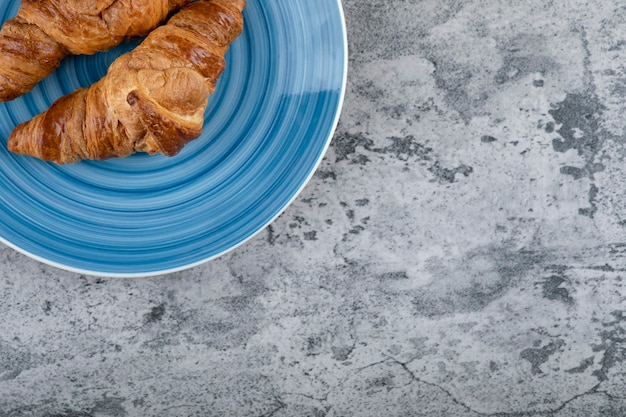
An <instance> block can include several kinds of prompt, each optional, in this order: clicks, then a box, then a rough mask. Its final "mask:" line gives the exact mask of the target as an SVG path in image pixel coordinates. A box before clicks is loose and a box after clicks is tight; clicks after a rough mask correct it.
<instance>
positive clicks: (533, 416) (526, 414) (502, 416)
mask: <svg viewBox="0 0 626 417" xmlns="http://www.w3.org/2000/svg"><path fill="white" fill-rule="evenodd" d="M383 355H384V356H386V357H387V358H388V361H391V362H393V363H395V364H397V365H400V367H402V369H403V370H404V371H405V372H406V373H407V374H408V375H409V376H410V378H411V380H412V381H414V382H419V383H421V384H424V385H428V386H430V387H433V388H437V389H438V390H440V391H441V392H443V393H444V394H445V395H446V396H448V397H449V398H450V400H451V401H452V403H454V404H456V405H458V406H460V407H462V408H464V409H465V410H466V411H469V412H471V413H475V414H476V415H478V416H482V417H539V416H547V417H550V416H553V415H554V414H555V413H558V412H559V411H562V410H563V409H564V408H565V407H567V405H568V404H570V403H571V402H573V401H575V400H577V399H579V398H581V397H584V396H587V395H598V394H600V395H605V396H606V397H607V398H609V399H621V398H619V397H615V396H612V395H610V394H609V393H607V392H606V391H599V390H598V388H599V387H600V384H601V383H598V384H596V385H594V386H593V387H591V388H590V389H589V390H587V391H585V392H583V393H580V394H577V395H575V396H573V397H572V398H570V399H567V400H565V401H564V402H563V403H562V404H561V405H559V406H558V407H556V408H554V409H551V410H544V411H541V410H534V411H519V412H518V411H510V412H495V413H485V412H481V411H477V410H474V409H473V408H472V407H471V406H469V405H467V404H466V403H464V402H463V401H461V400H459V399H458V398H456V397H455V396H454V395H453V394H452V393H451V392H450V391H448V390H447V389H445V388H444V387H442V386H440V385H438V384H436V383H434V382H429V381H425V380H423V379H421V378H419V377H418V376H417V375H415V373H414V372H413V371H411V370H410V369H409V367H408V365H409V364H410V362H401V361H399V360H398V359H396V358H393V357H391V356H389V355H387V354H384V353H383Z"/></svg>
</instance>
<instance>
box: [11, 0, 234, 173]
mask: <svg viewBox="0 0 626 417" xmlns="http://www.w3.org/2000/svg"><path fill="white" fill-rule="evenodd" d="M245 5H246V2H245V0H200V1H197V2H195V3H191V4H189V5H187V6H185V7H184V8H182V9H181V10H180V11H179V12H178V13H177V14H175V15H174V16H173V17H172V18H171V19H170V20H169V22H168V23H167V24H166V25H163V26H160V27H159V28H157V29H155V30H154V31H152V32H151V33H150V34H149V35H148V37H147V38H146V39H145V40H144V41H143V42H142V43H141V44H140V45H139V46H138V47H137V48H136V49H135V50H133V51H132V52H129V53H127V54H125V55H122V56H120V57H119V58H118V59H116V60H115V61H114V62H113V64H111V67H110V68H109V71H108V73H107V75H106V76H105V77H104V78H102V79H101V80H100V81H98V82H96V83H95V84H93V85H92V86H91V87H89V88H82V89H79V90H77V91H75V92H74V93H72V94H69V95H67V96H64V97H62V98H60V99H59V100H57V101H56V102H55V103H53V104H52V106H51V107H50V108H49V109H48V110H47V111H45V112H44V113H42V114H40V115H38V116H35V118H33V119H32V120H30V121H28V122H25V123H23V124H21V125H19V126H18V127H16V128H15V130H14V131H13V133H12V134H11V136H10V138H9V150H11V151H12V152H16V153H20V154H25V155H30V156H34V157H37V158H40V159H44V160H49V161H54V162H56V163H57V164H67V163H73V162H77V161H80V160H84V159H94V160H104V159H107V158H113V157H125V156H128V155H130V154H132V153H134V152H147V153H149V154H154V153H162V154H164V155H167V156H174V155H176V154H177V153H178V152H179V151H180V150H181V149H182V148H183V146H184V145H185V144H187V143H188V142H189V141H190V140H192V139H195V138H197V137H198V136H200V133H201V132H202V126H203V123H204V112H205V110H206V106H207V103H208V98H209V95H210V94H211V93H212V92H213V91H214V89H215V85H216V82H217V80H218V78H219V76H220V75H221V73H222V72H223V70H224V67H225V61H224V54H225V53H226V51H227V50H228V48H229V46H230V43H231V42H232V41H233V40H235V39H236V38H237V37H238V36H239V35H240V34H241V32H242V30H243V16H242V11H243V9H244V7H245Z"/></svg>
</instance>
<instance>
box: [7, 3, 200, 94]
mask: <svg viewBox="0 0 626 417" xmlns="http://www.w3.org/2000/svg"><path fill="white" fill-rule="evenodd" d="M191 1H192V0H22V3H21V6H20V8H19V11H18V13H17V16H15V17H14V18H12V19H10V20H8V21H6V22H5V23H4V25H3V26H2V29H1V30H0V101H9V100H12V99H14V98H16V97H19V96H20V95H22V94H26V93H28V92H29V91H30V90H32V89H33V87H34V86H35V85H36V84H37V83H38V82H39V81H41V80H43V79H44V78H46V77H47V76H48V75H50V74H51V73H52V72H54V70H55V69H56V68H57V67H58V66H59V64H60V62H61V60H62V59H63V58H64V57H65V56H67V55H69V54H74V55H78V54H89V55H91V54H94V53H96V52H102V51H105V50H108V49H110V48H112V47H114V46H116V45H119V44H120V43H121V42H122V41H123V40H124V39H126V38H130V37H134V36H140V35H145V34H147V33H148V32H150V31H151V30H152V29H154V28H155V27H156V26H157V25H158V24H159V23H161V22H163V21H164V20H165V18H166V17H167V16H168V15H169V14H170V13H171V12H172V11H173V10H175V9H178V8H180V7H182V6H184V5H185V4H188V3H190V2H191Z"/></svg>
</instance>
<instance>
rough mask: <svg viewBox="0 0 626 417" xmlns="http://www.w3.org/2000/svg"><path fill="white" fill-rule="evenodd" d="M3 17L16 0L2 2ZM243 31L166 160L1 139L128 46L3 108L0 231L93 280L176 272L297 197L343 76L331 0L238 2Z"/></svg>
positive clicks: (66, 69)
mask: <svg viewBox="0 0 626 417" xmlns="http://www.w3.org/2000/svg"><path fill="white" fill-rule="evenodd" d="M0 4H1V5H2V7H1V8H0V10H1V12H0V13H1V14H0V18H2V21H4V20H6V19H8V18H10V17H12V16H14V15H15V13H16V12H17V9H18V7H19V1H18V0H0ZM244 16H245V23H246V26H245V30H244V33H243V34H242V35H241V36H240V37H239V38H238V39H237V40H236V41H235V43H234V44H233V45H232V47H231V49H230V51H229V53H228V55H227V57H226V60H227V61H226V62H227V68H226V71H225V72H224V74H223V75H222V78H221V79H220V82H219V84H218V88H217V90H216V92H215V94H214V95H213V96H212V97H211V99H210V101H209V107H208V109H207V112H206V121H205V128H204V132H203V134H202V136H201V137H200V138H199V139H197V140H195V141H193V142H191V143H190V144H189V145H187V146H186V147H185V148H184V149H183V151H182V152H181V153H180V154H179V155H178V156H176V157H174V158H167V157H162V156H147V155H145V154H137V155H133V156H131V157H129V158H126V159H118V160H109V161H105V162H92V161H88V162H80V163H78V164H75V165H70V166H57V165H55V164H52V163H46V162H42V161H40V160H37V159H34V158H30V157H25V156H20V155H14V154H12V153H10V152H8V151H7V150H6V140H7V138H8V137H9V135H10V133H11V131H12V130H13V128H14V127H15V126H16V125H17V124H18V123H20V122H22V121H25V120H28V119H30V118H31V117H33V116H34V115H36V114H38V113H40V112H42V111H44V110H45V109H47V108H48V106H49V105H50V104H51V103H52V102H53V101H54V100H55V99H57V98H58V97H60V96H61V95H63V94H67V93H69V92H71V91H73V90H74V89H76V88H78V87H81V86H86V85H89V84H91V83H93V82H94V81H96V80H98V79H99V78H100V77H102V76H103V75H104V74H105V73H106V70H107V68H108V65H109V64H110V63H111V62H112V61H113V60H114V59H115V58H116V57H117V56H119V55H120V54H122V53H124V52H127V51H128V50H130V49H131V48H133V47H134V46H135V44H133V43H128V44H124V45H122V46H120V47H118V48H116V49H114V50H112V51H109V52H107V53H102V54H98V55H95V56H89V57H86V56H81V57H70V58H67V59H66V60H65V61H64V62H63V64H62V66H61V68H60V69H59V70H58V71H57V72H55V73H54V74H53V75H52V76H50V77H49V78H47V79H46V80H44V81H43V82H42V83H41V84H40V85H38V86H37V87H36V89H35V90H33V91H32V92H31V93H30V94H28V95H26V96H23V97H21V98H19V99H17V100H14V101H12V102H10V103H6V104H0V136H1V137H2V139H3V142H2V146H0V179H1V182H2V186H1V187H0V239H1V240H2V241H3V242H4V243H6V244H7V245H9V246H11V247H13V248H15V249H17V250H18V251H20V252H22V253H25V254H27V255H29V256H31V257H33V258H35V259H38V260H40V261H42V262H45V263H48V264H51V265H54V266H57V267H61V268H64V269H67V270H71V271H76V272H81V273H87V274H92V275H107V276H147V275H156V274H162V273H167V272H173V271H177V270H181V269H185V268H188V267H191V266H194V265H197V264H200V263H203V262H206V261H208V260H210V259H212V258H215V257H217V256H219V255H221V254H224V253H225V252H227V251H229V250H231V249H233V248H235V247H236V246H238V245H240V244H242V243H243V242H245V241H246V240H248V239H249V238H251V237H252V236H254V235H255V234H256V233H257V232H259V231H261V230H263V229H264V228H265V227H266V226H267V225H268V224H269V223H270V222H271V221H272V220H274V219H275V218H276V217H277V216H278V215H279V214H280V213H281V212H282V211H283V210H284V209H285V208H286V207H287V206H288V205H289V203H290V202H291V201H293V199H294V198H295V197H296V196H297V195H298V194H299V192H300V191H301V190H302V188H303V187H304V186H305V184H306V183H307V181H308V180H309V178H310V177H311V176H312V174H313V173H314V171H315V169H316V168H317V165H318V164H319V162H320V161H321V159H322V157H323V155H324V153H325V151H326V149H327V147H328V144H329V142H330V140H331V138H332V135H333V132H334V129H335V127H336V124H337V121H338V118H339V112H340V108H341V105H342V101H343V96H344V91H345V83H346V73H347V43H346V28H345V23H344V19H343V13H342V8H341V3H340V0H316V1H311V0H248V7H247V8H246V10H245V12H244Z"/></svg>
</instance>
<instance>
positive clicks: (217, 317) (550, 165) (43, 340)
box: [0, 0, 626, 417]
mask: <svg viewBox="0 0 626 417" xmlns="http://www.w3.org/2000/svg"><path fill="white" fill-rule="evenodd" d="M344 8H345V13H346V19H347V25H348V30H349V44H350V76H349V81H348V90H347V96H346V102H345V107H344V111H343V113H342V117H341V121H340V124H339V127H338V130H337V133H336V135H335V137H334V140H333V143H332V146H331V148H330V150H329V151H328V154H327V155H326V158H325V159H324V161H323V163H322V165H321V167H320V169H319V171H318V172H317V174H316V175H315V177H314V178H313V179H312V181H311V182H310V183H309V185H308V186H307V188H306V189H305V190H304V192H303V193H302V194H301V195H300V197H299V198H298V199H297V200H296V201H295V203H294V204H293V205H292V206H291V207H289V209H288V210H287V211H286V212H285V213H284V214H283V215H282V216H281V217H280V218H279V219H278V220H277V221H276V222H275V223H274V224H272V225H271V226H270V227H268V228H267V230H265V231H264V232H262V233H261V234H259V235H258V236H257V237H256V238H255V239H253V240H252V241H250V242H249V243H247V244H246V245H244V246H242V247H240V248H238V249H237V250H235V251H233V252H231V253H229V254H227V255H225V256H224V257H222V258H220V259H218V260H215V261H213V262H210V263H207V264H205V265H202V266H199V267H196V268H193V269H191V270H187V271H184V272H180V273H175V274H171V275H168V276H161V277H154V278H149V279H136V280H122V279H107V278H95V277H87V276H80V275H78V274H74V273H69V272H64V271H60V270H57V269H55V268H53V267H49V266H46V265H43V264H40V263H38V262H36V261H33V260H30V259H28V258H26V257H24V256H22V255H20V254H18V253H16V252H14V251H13V250H11V249H9V248H6V247H3V248H1V249H0V300H1V302H0V317H1V318H2V319H1V320H0V416H2V417H9V416H10V417H14V416H28V417H30V416H36V417H101V416H107V417H109V416H110V417H125V416H177V417H178V416H203V417H206V416H238V417H244V416H249V417H261V416H266V417H269V416H274V417H293V416H311V417H323V416H326V417H352V416H355V417H356V416H359V417H366V416H372V417H379V416H393V417H395V416H398V417H399V416H429V417H430V416H438V417H479V416H491V417H539V416H542V417H543V416H549V417H579V416H580V417H583V416H584V417H589V416H602V417H621V416H624V415H626V393H625V392H626V307H625V306H626V289H625V288H624V284H625V283H624V277H625V271H626V193H624V192H623V189H624V184H625V183H626V168H625V165H624V143H625V142H626V129H625V126H626V123H624V120H625V118H624V116H623V115H624V113H625V110H626V108H625V107H626V104H624V103H625V101H624V98H625V96H626V66H625V65H624V63H625V62H626V41H625V39H626V7H624V5H623V4H622V3H621V2H619V1H617V0H606V1H603V2H597V3H596V4H591V3H589V2H587V1H580V0H560V1H558V0H557V1H545V0H526V1H521V2H511V1H499V0H465V1H460V0H421V1H415V0H394V1H391V0H384V1H373V0H358V1H357V0H345V1H344Z"/></svg>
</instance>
